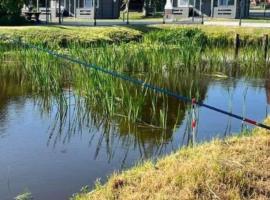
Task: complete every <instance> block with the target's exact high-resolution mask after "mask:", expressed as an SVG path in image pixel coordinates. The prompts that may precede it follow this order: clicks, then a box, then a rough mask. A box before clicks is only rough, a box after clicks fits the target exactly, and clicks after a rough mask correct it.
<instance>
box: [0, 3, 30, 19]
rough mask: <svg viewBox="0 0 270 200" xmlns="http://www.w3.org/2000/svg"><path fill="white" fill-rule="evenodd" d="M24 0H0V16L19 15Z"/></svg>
mask: <svg viewBox="0 0 270 200" xmlns="http://www.w3.org/2000/svg"><path fill="white" fill-rule="evenodd" d="M24 3H25V2H24V0H1V1H0V16H16V17H18V16H20V15H21V10H22V7H23V4H24Z"/></svg>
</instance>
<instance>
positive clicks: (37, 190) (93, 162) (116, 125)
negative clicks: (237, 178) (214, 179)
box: [0, 76, 270, 200]
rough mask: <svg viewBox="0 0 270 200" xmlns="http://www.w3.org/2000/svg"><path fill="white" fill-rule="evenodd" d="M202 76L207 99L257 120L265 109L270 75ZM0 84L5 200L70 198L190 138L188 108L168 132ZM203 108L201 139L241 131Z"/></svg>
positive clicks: (0, 195)
mask: <svg viewBox="0 0 270 200" xmlns="http://www.w3.org/2000/svg"><path fill="white" fill-rule="evenodd" d="M206 80H207V81H206ZM201 81H204V82H205V81H206V82H207V86H206V87H205V94H204V100H203V102H204V103H207V104H210V105H213V106H216V107H219V108H223V109H225V110H231V111H232V112H233V113H235V114H240V115H242V114H245V115H246V116H247V117H250V118H252V119H254V120H258V121H262V120H263V119H264V118H265V117H266V115H267V110H268V105H269V103H270V81H269V80H266V79H243V78H239V79H237V78H230V79H215V78H211V77H209V76H205V77H201ZM177 84H181V81H179V83H177ZM0 88H1V90H0V152H1V154H0V166H1V167H0V199H1V200H8V199H13V198H14V197H15V196H16V195H18V194H19V193H22V192H24V191H30V192H31V193H32V194H33V196H34V198H35V199H38V200H43V199H44V200H47V199H50V200H60V199H68V198H69V197H70V196H71V195H72V194H73V193H76V192H78V191H79V190H80V189H81V188H82V187H83V186H85V185H89V186H90V188H91V187H93V186H94V183H95V180H97V179H101V182H104V181H106V177H107V176H109V175H110V174H111V173H112V172H114V171H119V170H123V169H126V168H129V167H131V166H133V165H134V164H136V163H138V162H139V161H141V160H144V159H156V158H157V157H159V156H161V155H165V154H169V153H171V152H173V151H175V150H177V149H179V148H180V147H181V146H183V145H186V144H187V142H188V140H189V134H187V132H188V130H187V129H186V128H187V124H189V122H188V121H189V120H188V119H189V116H190V115H189V114H188V110H187V109H185V110H183V116H181V117H180V118H179V119H178V121H179V122H178V126H177V127H176V129H174V130H173V129H170V130H169V131H166V132H164V131H160V130H159V129H158V128H155V127H148V126H143V125H141V126H137V127H136V128H134V127H133V126H132V125H130V126H129V124H128V123H127V122H126V123H123V122H122V121H121V122H120V121H118V120H117V119H115V120H113V121H111V122H105V120H104V121H102V120H99V121H96V120H95V119H91V118H89V119H87V120H80V119H78V118H80V116H78V114H75V113H78V112H77V110H76V103H75V100H74V99H72V97H70V101H69V107H68V109H67V111H66V112H65V113H64V114H63V113H62V114H61V113H60V114H59V110H61V109H59V107H58V106H57V105H54V104H53V103H52V109H51V111H50V112H46V111H44V108H43V106H41V104H42V103H40V100H37V99H38V97H37V96H36V95H34V94H31V93H27V92H20V88H18V86H17V85H16V84H14V83H12V82H9V83H8V85H2V86H1V85H0ZM5 88H8V89H5ZM66 95H71V93H70V92H68V91H67V92H66ZM174 103H175V101H169V104H171V105H172V104H174ZM172 107H173V106H172ZM169 112H170V113H169V114H168V115H169V117H168V118H169V119H170V118H172V119H173V118H176V116H175V115H176V113H175V110H174V109H171V110H169ZM198 113H199V124H198V130H197V131H198V133H197V142H203V141H208V140H211V139H213V138H217V137H219V138H223V137H225V136H227V135H231V134H235V133H237V132H239V131H241V127H242V123H241V121H239V120H236V119H230V118H229V117H228V116H224V115H222V114H219V113H216V112H214V111H211V110H207V109H205V108H199V109H198ZM85 121H87V122H89V123H86V122H85ZM92 121H94V122H92Z"/></svg>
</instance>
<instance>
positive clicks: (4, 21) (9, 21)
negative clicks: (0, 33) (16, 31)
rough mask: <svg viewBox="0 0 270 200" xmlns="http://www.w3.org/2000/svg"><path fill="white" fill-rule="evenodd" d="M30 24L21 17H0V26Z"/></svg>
mask: <svg viewBox="0 0 270 200" xmlns="http://www.w3.org/2000/svg"><path fill="white" fill-rule="evenodd" d="M26 24H30V22H28V21H27V20H26V19H25V18H24V17H21V16H10V15H9V16H3V17H0V25H2V26H18V25H26Z"/></svg>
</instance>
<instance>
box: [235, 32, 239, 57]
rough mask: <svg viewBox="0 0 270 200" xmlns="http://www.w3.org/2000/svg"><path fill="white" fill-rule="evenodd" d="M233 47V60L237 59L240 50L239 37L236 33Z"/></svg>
mask: <svg viewBox="0 0 270 200" xmlns="http://www.w3.org/2000/svg"><path fill="white" fill-rule="evenodd" d="M234 45H235V53H234V58H235V59H236V58H238V54H239V49H240V36H239V34H238V33H237V34H236V37H235V42H234Z"/></svg>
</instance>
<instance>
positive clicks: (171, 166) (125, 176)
mask: <svg viewBox="0 0 270 200" xmlns="http://www.w3.org/2000/svg"><path fill="white" fill-rule="evenodd" d="M266 123H267V124H270V119H269V118H268V120H267V121H266ZM269 133H270V132H269V131H268V132H267V131H266V130H263V129H258V128H257V129H255V130H253V131H252V132H251V133H249V134H248V135H247V134H243V135H241V136H237V137H232V138H229V139H226V140H225V141H221V140H214V141H212V142H209V143H205V144H201V145H198V146H197V147H195V148H191V147H187V148H184V149H181V150H179V151H177V152H175V153H173V154H171V155H169V156H166V157H164V158H161V159H160V160H158V161H157V162H156V163H154V162H152V161H148V162H145V163H143V164H140V165H138V166H136V167H133V168H131V169H130V170H127V171H124V172H121V173H117V172H116V173H115V174H113V175H112V176H111V177H110V178H109V179H108V181H107V183H106V184H105V185H101V184H100V183H99V182H97V183H96V186H95V188H94V190H93V191H91V192H87V191H82V192H81V193H79V194H76V195H74V197H73V198H72V199H73V200H90V199H91V200H95V199H99V200H101V199H102V200H103V199H119V200H120V199H123V200H129V199H138V200H140V199H142V200H145V199H164V200H165V199H170V200H171V199H179V198H180V199H232V200H235V199H269V198H270V180H269V167H270V161H269V150H270V136H269Z"/></svg>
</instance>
